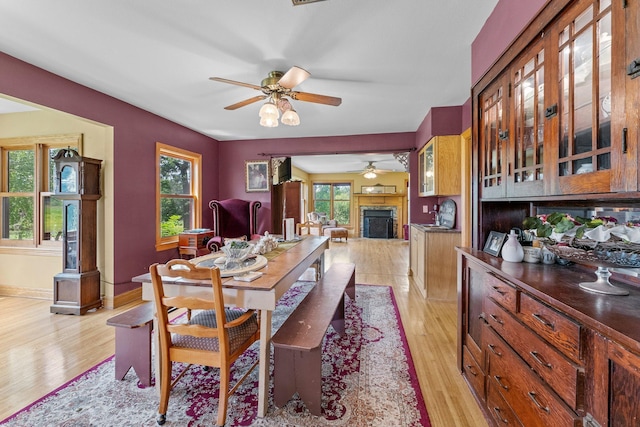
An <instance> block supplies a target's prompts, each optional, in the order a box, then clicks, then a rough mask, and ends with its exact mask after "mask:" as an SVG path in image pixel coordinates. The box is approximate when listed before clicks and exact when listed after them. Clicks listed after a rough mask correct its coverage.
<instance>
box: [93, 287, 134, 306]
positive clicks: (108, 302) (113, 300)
mask: <svg viewBox="0 0 640 427" xmlns="http://www.w3.org/2000/svg"><path fill="white" fill-rule="evenodd" d="M136 301H142V287H139V288H136V289H132V290H130V291H127V292H123V293H121V294H119V295H116V296H115V297H108V298H107V297H104V298H103V301H102V305H103V306H104V308H108V309H114V308H118V307H122V306H123V305H127V304H129V303H132V302H136Z"/></svg>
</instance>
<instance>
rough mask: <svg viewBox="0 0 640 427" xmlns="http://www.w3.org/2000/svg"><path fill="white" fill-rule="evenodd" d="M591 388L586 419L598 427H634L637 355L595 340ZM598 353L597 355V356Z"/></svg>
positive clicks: (639, 372)
mask: <svg viewBox="0 0 640 427" xmlns="http://www.w3.org/2000/svg"><path fill="white" fill-rule="evenodd" d="M596 350H597V351H598V353H595V355H596V359H598V361H597V362H596V364H595V369H594V372H593V378H594V388H593V391H592V393H591V398H592V399H593V402H592V405H591V408H590V409H591V410H590V411H589V417H592V418H593V419H595V421H596V422H597V423H598V425H599V426H600V427H617V426H635V425H637V422H638V420H640V405H638V396H640V355H638V354H636V353H633V352H631V351H629V350H628V349H626V348H625V347H623V346H621V345H619V344H618V343H615V342H613V341H610V340H608V339H606V338H603V337H600V336H598V337H596ZM600 351H601V353H602V354H601V353H600Z"/></svg>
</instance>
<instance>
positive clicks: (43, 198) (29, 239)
mask: <svg viewBox="0 0 640 427" xmlns="http://www.w3.org/2000/svg"><path fill="white" fill-rule="evenodd" d="M81 145H82V135H81V134H72V135H71V134H70V135H53V136H37V137H21V138H7V139H0V153H1V158H0V171H1V174H0V242H1V243H0V244H1V245H2V246H9V247H25V248H35V247H47V246H48V247H53V248H61V242H62V202H61V201H60V200H59V199H56V198H55V197H53V192H54V191H55V175H56V171H55V164H54V162H53V160H52V158H53V157H54V156H55V155H56V154H57V152H58V150H60V149H61V148H67V147H70V148H73V149H74V150H76V151H78V152H81V148H82V147H81Z"/></svg>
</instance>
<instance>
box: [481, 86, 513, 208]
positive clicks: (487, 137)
mask: <svg viewBox="0 0 640 427" xmlns="http://www.w3.org/2000/svg"><path fill="white" fill-rule="evenodd" d="M506 97H507V90H506V89H505V83H504V79H499V80H498V81H497V82H496V83H494V84H492V85H491V86H489V87H487V89H486V90H484V91H483V92H482V94H481V95H480V105H479V108H480V114H481V119H480V123H481V126H480V128H479V147H480V171H479V172H480V187H481V188H480V194H481V197H482V198H500V197H504V196H506V180H505V175H506V173H505V170H504V167H505V162H504V157H505V151H506V146H507V143H508V139H509V131H508V120H507V117H506V110H505V105H504V104H505V102H506Z"/></svg>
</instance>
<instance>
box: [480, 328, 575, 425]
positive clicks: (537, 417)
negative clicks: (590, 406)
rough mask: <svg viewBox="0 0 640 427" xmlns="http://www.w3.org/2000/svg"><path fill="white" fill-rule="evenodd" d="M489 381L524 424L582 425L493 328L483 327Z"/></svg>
mask: <svg viewBox="0 0 640 427" xmlns="http://www.w3.org/2000/svg"><path fill="white" fill-rule="evenodd" d="M485 332H486V334H485V336H486V340H487V341H486V342H487V345H490V346H491V348H492V351H490V352H488V353H487V355H488V358H489V372H488V376H489V381H491V382H495V385H496V388H497V390H498V391H499V392H500V395H501V396H502V397H503V398H504V400H505V401H506V402H507V403H508V405H509V406H510V407H511V408H512V409H513V411H514V412H515V413H517V414H518V416H519V418H520V419H522V420H526V421H527V426H528V427H529V426H541V427H548V426H575V427H577V426H581V425H582V420H581V418H580V417H579V416H577V415H576V414H575V413H574V412H573V411H572V410H571V409H570V408H569V407H568V406H567V405H565V404H564V403H563V402H562V400H561V399H560V398H559V397H558V396H557V395H555V394H554V392H553V391H551V389H550V388H549V387H548V386H547V385H546V384H544V383H543V382H542V380H541V379H540V378H538V376H537V375H536V374H535V373H534V372H533V371H531V370H530V369H529V367H528V366H527V365H526V364H525V363H524V362H523V361H522V360H521V359H519V358H518V356H517V355H516V354H515V353H514V352H513V350H511V348H509V346H508V345H507V344H506V343H505V342H504V341H503V340H502V339H501V338H500V337H499V336H498V335H497V334H496V333H495V332H494V331H493V330H491V328H487V330H486V331H485Z"/></svg>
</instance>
